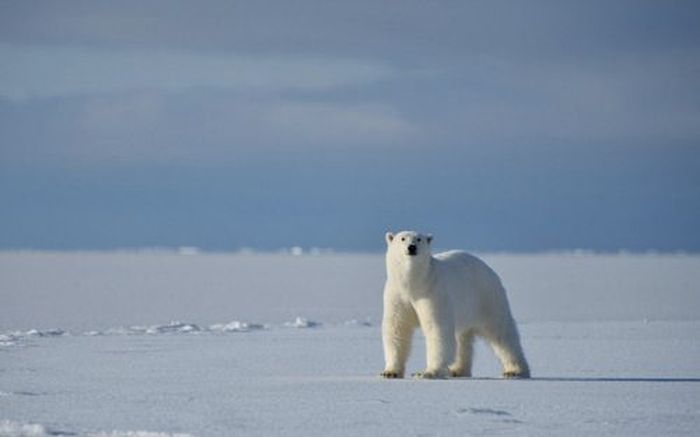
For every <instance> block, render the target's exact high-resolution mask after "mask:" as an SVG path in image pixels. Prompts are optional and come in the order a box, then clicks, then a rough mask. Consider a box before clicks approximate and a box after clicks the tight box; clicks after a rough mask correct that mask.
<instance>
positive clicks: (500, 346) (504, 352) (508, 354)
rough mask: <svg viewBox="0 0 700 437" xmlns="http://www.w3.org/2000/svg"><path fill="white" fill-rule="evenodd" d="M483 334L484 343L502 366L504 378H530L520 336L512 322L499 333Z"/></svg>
mask: <svg viewBox="0 0 700 437" xmlns="http://www.w3.org/2000/svg"><path fill="white" fill-rule="evenodd" d="M485 334H486V335H485V337H486V341H487V342H488V343H489V345H490V346H491V348H492V349H493V352H494V353H495V354H496V357H498V359H499V360H500V362H501V365H502V366H503V377H504V378H529V377H530V368H529V366H528V364H527V360H526V359H525V354H524V353H523V349H522V347H521V345H520V336H519V335H518V330H517V328H516V327H515V322H514V321H512V320H511V321H510V323H507V324H506V326H504V327H503V329H502V331H501V332H500V333H494V332H490V333H489V332H487V333H485Z"/></svg>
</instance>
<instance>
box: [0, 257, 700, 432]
mask: <svg viewBox="0 0 700 437" xmlns="http://www.w3.org/2000/svg"><path fill="white" fill-rule="evenodd" d="M188 255H189V256H182V255H179V254H177V253H69V254H64V253H31V252H7V253H0V436H49V435H50V436H55V435H78V436H105V437H106V436H109V437H122V436H138V437H161V436H162V437H166V436H185V435H186V436H227V435H260V436H276V435H278V436H294V435H305V436H308V435H329V436H346V435H347V436H350V435H352V436H357V435H382V436H399V435H400V436H404V435H435V436H441V435H485V434H495V435H574V436H576V435H580V436H589V435H648V436H656V435H693V434H694V433H696V432H697V429H698V428H699V427H700V340H699V339H700V317H699V316H698V315H699V314H700V313H699V311H700V293H699V292H700V290H699V289H698V285H697V284H700V257H698V256H689V255H685V256H682V255H630V254H626V255H594V254H539V255H507V254H498V255H485V256H484V257H485V259H486V260H487V261H488V262H489V263H490V264H491V265H493V266H494V268H495V269H496V270H497V271H498V272H499V273H500V275H501V276H502V278H503V280H504V282H505V284H506V286H507V288H508V292H509V297H510V300H511V304H512V307H513V311H514V313H515V316H516V318H517V319H518V320H519V322H520V330H521V336H522V338H523V346H524V348H525V351H526V353H527V355H528V359H529V361H530V363H531V366H532V370H533V376H534V378H533V379H531V380H517V381H510V380H501V379H500V378H498V375H499V373H500V369H499V368H498V364H497V360H496V359H495V358H494V357H493V355H492V353H491V352H490V351H488V350H487V349H486V347H485V346H484V345H483V344H479V345H478V347H477V357H476V362H475V369H474V375H475V377H474V378H470V379H456V380H446V381H422V380H413V379H406V380H399V381H388V380H382V379H381V378H379V377H378V374H379V372H380V371H381V369H382V365H383V362H382V348H381V339H380V332H379V330H380V328H379V322H380V314H381V289H382V285H383V275H384V265H383V257H382V256H381V255H347V254H330V253H329V254H317V255H315V256H311V255H299V256H291V255H289V254H250V253H247V254H238V255H225V254H218V255H212V254H204V253H188ZM178 320H179V321H178ZM308 327H313V328H314V329H296V328H308ZM415 342H416V344H415V348H414V354H413V356H412V358H411V360H410V362H409V372H411V371H418V370H421V369H422V366H423V364H424V357H423V356H422V355H423V350H424V343H423V339H422V337H421V336H420V335H417V336H416V338H415Z"/></svg>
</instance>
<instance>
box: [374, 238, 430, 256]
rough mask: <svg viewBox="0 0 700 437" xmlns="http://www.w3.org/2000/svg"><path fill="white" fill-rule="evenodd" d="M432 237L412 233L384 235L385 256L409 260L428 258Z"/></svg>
mask: <svg viewBox="0 0 700 437" xmlns="http://www.w3.org/2000/svg"><path fill="white" fill-rule="evenodd" d="M432 241H433V236H432V235H430V234H420V233H418V232H414V231H402V232H399V233H397V234H394V233H392V232H387V233H386V244H387V254H389V255H392V256H399V257H408V258H410V259H416V260H417V259H424V258H429V257H430V243H432Z"/></svg>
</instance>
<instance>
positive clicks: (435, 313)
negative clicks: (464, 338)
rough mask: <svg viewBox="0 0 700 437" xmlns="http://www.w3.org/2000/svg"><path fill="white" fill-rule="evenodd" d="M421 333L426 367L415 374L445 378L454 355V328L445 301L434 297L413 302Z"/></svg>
mask: <svg viewBox="0 0 700 437" xmlns="http://www.w3.org/2000/svg"><path fill="white" fill-rule="evenodd" d="M413 307H414V308H415V310H416V314H417V315H418V320H419V322H420V326H421V329H422V330H423V335H425V349H426V350H425V353H426V362H427V367H426V369H425V372H423V373H420V374H417V375H416V376H418V377H421V378H430V379H432V378H446V377H448V376H449V375H450V371H449V368H448V366H449V365H450V364H451V363H452V361H453V360H454V355H455V347H456V344H455V343H456V341H455V330H454V318H453V315H452V308H451V307H450V306H449V304H448V303H447V302H440V301H438V300H436V299H420V300H418V301H416V302H415V303H414V304H413Z"/></svg>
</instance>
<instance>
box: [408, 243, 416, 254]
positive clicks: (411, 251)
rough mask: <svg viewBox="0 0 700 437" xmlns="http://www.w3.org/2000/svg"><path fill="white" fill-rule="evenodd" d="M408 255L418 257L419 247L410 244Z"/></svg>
mask: <svg viewBox="0 0 700 437" xmlns="http://www.w3.org/2000/svg"><path fill="white" fill-rule="evenodd" d="M408 254H409V255H410V256H416V255H418V246H416V245H415V244H409V245H408Z"/></svg>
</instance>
